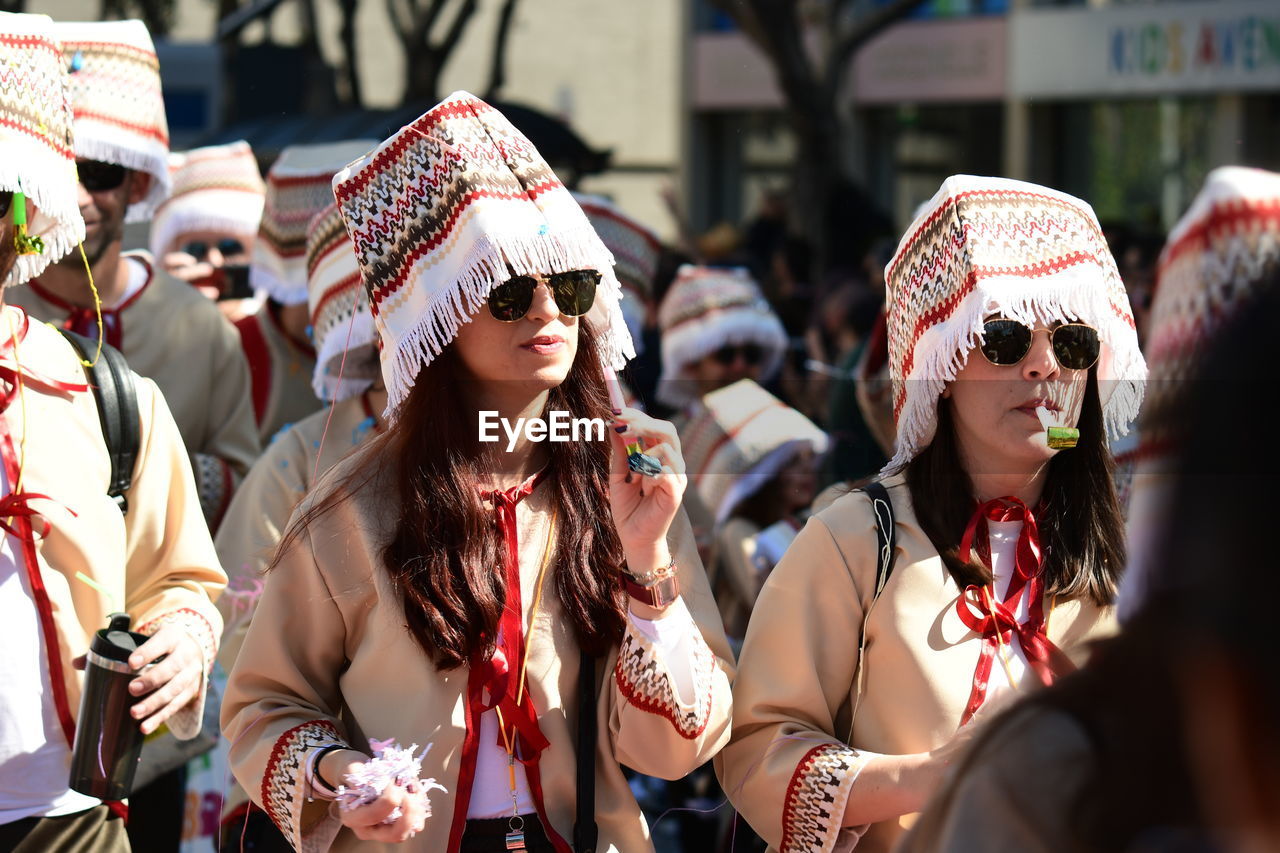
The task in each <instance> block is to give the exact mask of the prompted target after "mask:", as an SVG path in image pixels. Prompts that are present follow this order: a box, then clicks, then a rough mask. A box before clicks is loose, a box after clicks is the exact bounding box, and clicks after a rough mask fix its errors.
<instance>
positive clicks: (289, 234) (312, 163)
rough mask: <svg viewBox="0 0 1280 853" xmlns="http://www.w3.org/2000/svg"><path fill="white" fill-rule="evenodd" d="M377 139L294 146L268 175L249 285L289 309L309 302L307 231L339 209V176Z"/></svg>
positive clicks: (273, 166) (375, 143)
mask: <svg viewBox="0 0 1280 853" xmlns="http://www.w3.org/2000/svg"><path fill="white" fill-rule="evenodd" d="M377 144H378V143H377V141H376V140H372V139H367V140H364V139H361V140H350V141H344V142H334V143H324V144H319V145H291V146H289V147H288V148H286V149H284V151H282V152H281V153H280V156H279V158H277V159H276V162H275V163H273V164H272V166H271V168H270V169H269V170H268V171H267V182H266V184H267V189H266V197H265V198H264V200H263V208H262V224H261V226H260V227H259V229H258V239H257V240H256V241H255V242H254V244H253V266H252V267H251V268H250V270H249V282H250V283H251V284H252V285H253V286H254V287H255V288H262V289H264V290H266V291H267V293H268V294H270V295H271V298H272V299H274V300H276V301H277V302H280V303H282V304H284V305H297V304H299V303H302V302H306V301H307V270H306V250H307V226H308V225H309V224H310V223H311V220H312V219H314V218H315V216H316V214H318V213H320V211H322V210H324V209H325V208H326V207H328V206H329V205H331V204H333V176H334V175H335V174H337V172H338V170H339V169H341V168H342V167H343V166H345V165H347V164H348V163H350V162H351V161H352V160H354V159H356V158H357V157H360V156H362V155H364V154H367V153H368V152H369V151H370V150H372V149H373V147H374V146H375V145H377Z"/></svg>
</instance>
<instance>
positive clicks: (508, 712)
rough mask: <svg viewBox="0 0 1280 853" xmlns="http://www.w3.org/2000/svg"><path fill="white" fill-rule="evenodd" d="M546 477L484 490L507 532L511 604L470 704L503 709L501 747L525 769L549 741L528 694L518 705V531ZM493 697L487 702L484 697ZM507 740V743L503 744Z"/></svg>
mask: <svg viewBox="0 0 1280 853" xmlns="http://www.w3.org/2000/svg"><path fill="white" fill-rule="evenodd" d="M541 479H542V475H541V474H538V475H537V476H535V477H531V478H530V479H528V480H526V481H525V482H524V483H522V484H521V485H519V486H516V487H514V488H511V489H508V490H506V491H505V492H499V491H493V492H484V493H482V494H481V498H482V499H483V500H486V501H490V502H492V503H493V506H494V510H495V512H496V514H497V522H498V526H499V527H500V528H501V530H502V536H503V541H504V544H505V546H506V548H505V550H506V556H505V559H504V562H503V573H504V575H505V577H506V585H507V595H506V603H505V605H504V606H503V609H502V616H501V618H500V619H499V621H498V642H497V645H496V646H495V647H494V651H493V656H492V657H491V658H489V659H488V660H485V661H478V662H473V663H472V666H471V676H470V678H469V679H468V685H467V686H468V690H469V692H470V693H471V700H472V701H473V702H475V703H477V704H478V705H479V707H480V708H481V710H482V711H489V710H492V709H493V708H498V709H500V710H501V711H502V717H501V720H502V723H501V728H502V731H499V732H498V746H501V747H503V748H504V749H505V742H509V743H511V744H512V745H513V747H514V751H515V757H516V758H517V759H518V760H519V761H520V762H521V763H522V764H525V765H526V766H528V765H530V764H536V763H537V761H538V757H539V755H541V753H542V751H543V750H544V749H546V748H547V747H548V746H550V742H549V741H548V740H547V738H546V736H545V735H543V733H542V729H540V728H539V727H538V715H537V712H536V711H535V710H534V707H533V700H532V699H531V698H530V695H529V690H527V689H526V690H525V691H524V692H523V695H521V696H520V700H519V702H517V701H516V694H517V692H519V683H520V664H521V661H523V660H524V649H525V636H524V605H523V602H522V600H521V594H520V540H519V533H518V530H517V527H516V504H518V503H519V502H520V501H521V500H522V499H524V498H525V497H527V496H528V495H529V493H530V492H532V491H533V490H534V488H535V487H536V486H537V485H538V483H539V482H540V481H541ZM485 692H487V693H488V700H486V699H485V698H484V693H485ZM504 738H505V739H506V740H505V742H504Z"/></svg>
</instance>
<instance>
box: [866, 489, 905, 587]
mask: <svg viewBox="0 0 1280 853" xmlns="http://www.w3.org/2000/svg"><path fill="white" fill-rule="evenodd" d="M862 491H864V492H865V493H866V495H867V497H868V498H870V499H871V511H872V512H874V513H875V516H876V553H877V554H878V560H877V568H876V591H875V594H874V595H873V596H871V600H872V601H875V600H876V599H877V598H879V597H880V593H882V592H884V588H885V586H886V585H887V584H888V583H889V576H890V575H891V574H893V564H894V563H895V562H897V559H898V552H897V544H898V531H897V528H896V527H895V526H894V521H893V501H891V500H889V490H888V489H886V488H885V487H884V484H883V483H878V482H877V483H868V484H867V485H865V486H863V488H862Z"/></svg>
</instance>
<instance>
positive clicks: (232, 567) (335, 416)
mask: <svg viewBox="0 0 1280 853" xmlns="http://www.w3.org/2000/svg"><path fill="white" fill-rule="evenodd" d="M331 415H332V416H331ZM374 434H375V430H374V419H373V417H372V412H371V411H370V410H369V409H368V404H367V403H366V402H365V398H364V396H363V395H362V396H359V397H352V398H350V399H348V400H343V401H342V402H340V403H336V404H334V406H333V407H332V409H322V410H320V411H318V412H315V413H314V414H312V415H311V416H309V417H306V418H303V419H302V420H301V421H299V422H298V423H296V424H294V425H293V426H291V427H289V428H288V429H286V430H284V431H283V432H281V433H280V434H279V435H277V436H276V437H275V439H274V440H273V441H272V442H271V443H270V444H269V445H267V448H266V450H264V451H263V453H262V456H260V457H259V458H258V461H257V462H255V463H254V465H253V468H252V469H251V470H250V471H249V476H248V477H246V478H245V480H244V482H243V483H241V484H240V488H239V489H238V490H236V496H235V497H234V498H233V499H232V500H231V506H230V507H229V508H228V509H227V515H226V517H225V518H224V519H223V523H222V527H220V528H219V529H218V535H217V536H216V537H214V540H213V543H214V545H215V546H216V547H217V549H218V559H219V560H221V562H222V565H223V567H224V568H225V569H226V572H227V578H228V586H229V587H230V588H229V589H228V591H227V594H226V595H224V596H222V598H221V599H219V601H218V608H219V609H220V610H221V611H222V617H223V623H224V625H225V628H224V634H223V640H222V649H221V651H219V653H218V662H219V663H220V664H222V668H223V669H225V670H226V671H227V672H230V671H231V667H232V665H233V664H235V662H236V656H237V655H238V654H239V653H240V646H241V645H242V644H243V643H244V635H245V632H247V631H248V630H249V620H250V618H252V616H253V602H254V600H255V595H254V593H255V591H256V590H257V589H258V588H259V587H260V585H261V583H262V582H263V581H264V580H265V578H264V576H263V572H265V571H266V568H267V566H268V565H270V563H271V558H272V557H273V556H274V555H275V550H276V546H277V545H279V544H280V540H281V539H282V538H283V537H284V531H285V526H286V525H287V524H288V523H289V516H291V515H293V508H294V507H295V506H297V504H298V501H300V500H302V497H303V495H305V494H306V493H307V490H308V489H310V488H311V484H312V482H314V480H315V479H316V476H317V472H318V473H319V474H323V473H324V472H325V471H328V470H329V469H330V468H332V467H333V466H334V465H335V464H337V463H338V462H339V461H340V460H341V459H342V458H343V457H345V456H346V455H347V454H348V453H350V452H351V451H352V449H353V448H355V447H356V446H357V445H359V444H360V443H361V442H363V441H364V440H365V439H366V438H368V437H369V436H371V435H374Z"/></svg>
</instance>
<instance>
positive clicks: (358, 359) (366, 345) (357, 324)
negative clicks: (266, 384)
mask: <svg viewBox="0 0 1280 853" xmlns="http://www.w3.org/2000/svg"><path fill="white" fill-rule="evenodd" d="M377 343H378V330H377V328H376V327H375V326H374V323H373V315H371V314H370V313H369V309H368V307H367V306H365V307H363V308H362V309H361V310H358V311H356V315H355V317H354V318H353V319H351V320H348V321H347V322H345V323H339V324H338V325H337V326H335V327H334V328H333V329H332V330H330V331H329V332H328V334H327V335H326V336H325V337H324V339H323V340H321V341H319V343H318V346H317V347H316V366H315V370H314V372H313V373H312V374H311V387H312V389H314V390H315V392H316V396H317V397H319V398H320V399H321V400H324V401H325V402H330V403H339V402H341V401H343V400H346V399H347V398H349V397H354V396H355V395H357V394H361V393H363V392H364V390H365V389H366V388H368V387H369V386H371V385H372V384H373V382H374V380H375V379H377V378H378V375H377V367H376V366H375V367H373V371H374V372H373V373H371V374H366V373H364V372H363V371H362V370H361V366H362V365H364V364H375V365H376V362H375V360H374V359H373V358H372V357H371V356H373V350H374V348H375V347H376V346H377ZM344 353H345V354H346V364H345V365H344V364H343V354H344Z"/></svg>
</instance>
